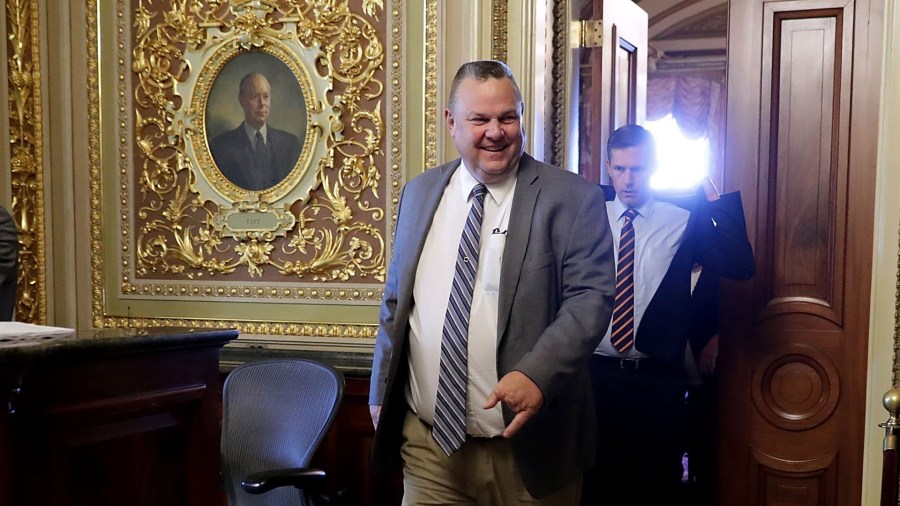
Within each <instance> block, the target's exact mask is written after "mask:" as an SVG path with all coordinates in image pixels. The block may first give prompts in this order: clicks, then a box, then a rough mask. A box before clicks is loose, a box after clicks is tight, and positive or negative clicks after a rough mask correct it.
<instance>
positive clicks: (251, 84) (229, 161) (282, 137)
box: [209, 72, 301, 191]
mask: <svg viewBox="0 0 900 506" xmlns="http://www.w3.org/2000/svg"><path fill="white" fill-rule="evenodd" d="M271 96H272V86H271V85H270V84H269V80H268V79H266V76H264V75H262V74H261V73H259V72H252V73H250V74H247V75H245V76H244V77H243V78H242V79H241V83H240V86H239V90H238V101H239V102H240V104H241V108H242V109H243V110H244V121H243V122H242V123H241V124H240V125H238V127H237V128H235V129H234V130H229V131H227V132H225V133H222V134H219V135H217V136H216V137H215V138H214V139H213V140H212V142H210V145H209V149H210V152H212V156H213V160H215V162H216V165H218V167H219V170H220V171H221V172H222V175H224V176H225V177H227V178H228V180H229V181H231V182H232V183H234V184H235V185H237V186H238V187H240V188H243V189H245V190H250V191H259V190H265V189H267V188H271V187H273V186H275V185H276V184H278V183H279V182H281V181H282V180H283V179H284V178H285V177H287V175H288V173H290V172H291V169H293V168H294V165H295V164H296V163H297V160H298V159H299V158H300V146H301V144H300V139H299V138H298V137H297V136H296V135H294V134H292V133H289V132H285V131H283V130H278V129H276V128H272V127H270V126H269V125H268V123H267V122H268V119H269V112H270V107H271V98H272V97H271Z"/></svg>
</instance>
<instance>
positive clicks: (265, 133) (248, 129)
mask: <svg viewBox="0 0 900 506" xmlns="http://www.w3.org/2000/svg"><path fill="white" fill-rule="evenodd" d="M266 126H267V125H266V124H265V123H263V126H261V127H259V130H257V129H255V128H253V127H252V126H250V125H249V124H247V122H246V121H245V122H244V133H245V134H247V138H248V139H250V145H251V146H256V134H257V132H258V133H260V134H262V138H263V142H265V143H266V144H269V129H268V128H266Z"/></svg>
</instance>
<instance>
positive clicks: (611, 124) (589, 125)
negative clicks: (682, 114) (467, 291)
mask: <svg viewBox="0 0 900 506" xmlns="http://www.w3.org/2000/svg"><path fill="white" fill-rule="evenodd" d="M585 10H586V11H589V12H587V13H586V14H587V15H586V17H587V18H589V19H590V20H593V23H591V22H586V23H585V24H584V25H583V26H584V27H585V29H584V31H583V34H584V37H583V41H584V42H583V45H584V46H593V47H584V48H583V49H582V50H581V52H580V55H579V59H580V68H579V77H580V90H579V125H578V126H579V129H578V132H579V136H578V137H579V149H578V172H579V173H580V174H581V175H583V176H584V177H585V178H587V179H588V180H589V181H592V182H594V183H599V182H600V181H601V180H603V181H605V177H606V176H605V174H606V140H607V139H608V138H609V134H611V133H612V132H613V131H614V130H615V129H616V128H618V127H620V126H622V125H626V124H628V123H643V121H644V116H645V113H646V109H647V49H648V47H647V13H646V12H644V11H643V10H642V9H641V8H640V7H638V6H637V5H636V4H635V3H634V2H632V1H631V0H593V3H592V4H588V5H587V6H586V8H585ZM599 20H602V23H597V21H599ZM595 31H596V32H599V34H602V36H601V37H596V36H594V35H593V33H594V32H595ZM596 44H600V45H599V46H597V45H596Z"/></svg>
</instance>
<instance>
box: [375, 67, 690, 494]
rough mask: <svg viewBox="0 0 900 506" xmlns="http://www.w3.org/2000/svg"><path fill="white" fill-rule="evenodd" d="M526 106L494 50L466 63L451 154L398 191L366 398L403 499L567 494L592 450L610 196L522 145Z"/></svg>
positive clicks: (452, 105)
mask: <svg viewBox="0 0 900 506" xmlns="http://www.w3.org/2000/svg"><path fill="white" fill-rule="evenodd" d="M523 111H524V105H523V103H522V95H521V92H520V91H519V87H518V85H517V84H516V82H515V80H514V78H513V75H512V72H511V71H510V70H509V68H508V67H507V66H506V65H505V64H503V63H501V62H496V61H478V62H471V63H467V64H465V65H463V66H462V67H461V68H460V69H459V71H458V72H457V74H456V77H455V78H454V79H453V83H452V85H451V89H450V99H449V104H448V107H447V109H446V110H445V111H444V118H445V120H446V123H447V127H448V129H449V130H450V134H451V135H452V136H453V141H454V144H455V146H456V149H457V150H458V152H459V153H460V155H461V159H458V160H455V161H452V162H450V163H447V164H445V165H441V166H440V167H436V168H434V169H430V170H427V171H425V172H424V173H423V174H421V175H420V176H418V177H416V178H415V179H413V180H412V181H410V182H409V183H408V184H407V185H406V187H405V188H404V191H403V196H402V198H401V201H400V207H399V212H398V217H397V228H396V236H395V239H394V250H393V258H392V259H391V265H390V268H389V270H388V279H387V283H386V285H385V289H384V299H383V304H382V307H381V314H380V318H379V328H378V334H377V337H376V342H375V357H374V360H373V363H372V381H371V391H370V395H369V404H370V410H371V413H372V421H373V423H374V424H375V426H376V431H375V442H374V446H373V450H372V459H373V467H374V468H375V469H376V470H377V469H379V468H382V469H383V468H385V467H386V466H389V465H391V464H397V465H400V464H402V467H403V477H404V499H403V503H404V504H481V505H487V504H493V505H507V504H541V505H551V504H552V505H565V506H570V505H572V504H577V503H578V497H579V494H580V490H581V480H580V478H581V474H582V472H583V470H584V469H585V468H586V467H587V466H589V465H590V464H591V462H592V461H593V458H594V443H595V425H594V410H593V401H592V399H591V394H590V385H589V383H588V381H589V377H588V374H587V367H586V365H587V359H588V357H589V356H590V355H591V353H592V351H593V350H594V348H596V346H597V343H598V342H599V340H600V337H601V336H602V334H603V331H604V329H605V328H606V326H607V324H608V322H609V315H610V302H611V299H612V290H613V265H612V249H611V246H612V242H611V240H610V236H609V227H608V223H607V220H606V207H605V205H604V200H603V194H602V192H601V190H600V188H598V187H596V186H595V185H593V184H590V183H588V182H587V181H585V180H584V179H582V178H581V177H579V176H577V175H575V174H571V173H569V172H566V171H563V170H561V169H559V168H556V167H552V166H549V165H545V164H543V163H540V162H538V161H536V160H535V159H534V158H532V157H530V156H529V155H527V154H525V153H524V144H525V132H524V128H523V125H522V114H523ZM682 351H683V349H682Z"/></svg>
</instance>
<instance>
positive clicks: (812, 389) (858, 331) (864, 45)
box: [719, 0, 883, 506]
mask: <svg viewBox="0 0 900 506" xmlns="http://www.w3.org/2000/svg"><path fill="white" fill-rule="evenodd" d="M882 11H883V5H882V4H881V2H880V1H879V0H792V1H763V0H733V1H732V2H731V11H730V19H729V41H728V50H729V64H728V123H727V140H726V163H725V167H726V168H725V187H726V189H727V190H740V191H741V192H742V196H743V199H744V205H745V212H746V214H747V223H748V230H749V233H750V240H751V243H752V244H753V248H754V251H755V253H756V262H757V275H756V277H755V278H754V279H753V280H752V281H749V282H745V283H736V284H733V285H730V286H728V287H726V289H724V290H723V297H724V300H723V304H722V308H723V309H722V312H723V318H722V342H721V355H720V357H719V359H720V362H719V370H720V375H721V378H722V391H721V396H720V401H721V402H720V417H719V419H720V431H719V433H720V439H719V443H720V444H719V452H720V453H719V471H720V472H719V499H720V500H719V503H720V504H727V505H732V504H741V505H757V504H797V505H814V504H815V505H842V506H843V505H852V504H859V502H860V494H861V486H862V481H861V480H862V463H863V455H862V450H863V431H864V427H863V423H864V420H865V392H866V388H865V387H866V385H865V382H866V363H867V335H868V316H869V293H870V278H871V259H872V240H871V236H872V231H873V200H874V182H875V161H876V143H877V120H878V96H879V86H880V67H881V57H882V56H881V40H882V39H881V38H882V28H881V26H882V20H881V16H882ZM851 105H852V107H851Z"/></svg>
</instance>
